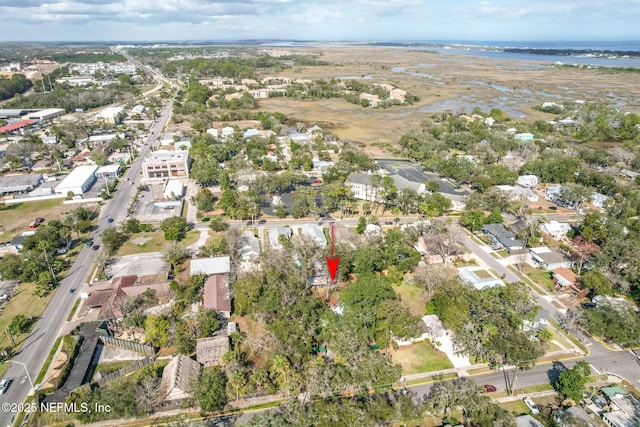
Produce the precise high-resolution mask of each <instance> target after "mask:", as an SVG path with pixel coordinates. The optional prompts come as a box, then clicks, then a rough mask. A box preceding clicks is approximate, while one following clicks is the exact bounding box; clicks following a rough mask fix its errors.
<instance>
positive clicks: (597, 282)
mask: <svg viewBox="0 0 640 427" xmlns="http://www.w3.org/2000/svg"><path fill="white" fill-rule="evenodd" d="M580 283H581V284H582V287H583V288H584V289H588V290H589V292H590V293H591V298H593V297H595V296H596V295H611V294H612V293H613V287H612V286H611V282H610V281H609V279H607V278H606V277H604V275H603V274H602V273H600V272H599V271H597V270H589V271H587V272H586V273H584V274H583V275H582V276H581V277H580Z"/></svg>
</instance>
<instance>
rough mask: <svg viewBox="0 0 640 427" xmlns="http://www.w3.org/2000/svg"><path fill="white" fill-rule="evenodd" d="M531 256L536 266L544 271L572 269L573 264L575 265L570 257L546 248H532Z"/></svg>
mask: <svg viewBox="0 0 640 427" xmlns="http://www.w3.org/2000/svg"><path fill="white" fill-rule="evenodd" d="M529 254H530V255H531V261H532V262H533V264H534V266H535V267H538V268H542V269H543V270H555V269H556V268H560V267H565V268H571V264H573V262H572V261H571V259H570V258H569V257H568V256H566V255H565V254H562V253H560V252H557V251H555V250H553V249H549V248H548V247H546V246H541V247H538V248H531V249H530V250H529Z"/></svg>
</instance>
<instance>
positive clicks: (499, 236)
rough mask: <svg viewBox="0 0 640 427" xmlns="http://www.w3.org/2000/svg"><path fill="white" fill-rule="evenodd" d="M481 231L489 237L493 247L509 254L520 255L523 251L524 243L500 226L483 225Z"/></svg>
mask: <svg viewBox="0 0 640 427" xmlns="http://www.w3.org/2000/svg"><path fill="white" fill-rule="evenodd" d="M482 231H483V232H484V233H485V234H486V235H488V236H489V237H491V239H492V240H493V242H494V245H495V246H496V247H498V248H504V249H506V250H507V252H509V253H510V254H513V253H521V252H522V251H523V250H525V246H524V243H523V242H522V241H520V240H518V239H517V238H516V235H515V234H513V233H512V232H511V231H509V230H507V229H506V228H504V226H503V225H502V224H485V225H483V226H482Z"/></svg>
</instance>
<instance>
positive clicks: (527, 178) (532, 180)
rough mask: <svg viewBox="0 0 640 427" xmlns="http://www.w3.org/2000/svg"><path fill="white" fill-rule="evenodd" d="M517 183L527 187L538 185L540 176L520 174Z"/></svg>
mask: <svg viewBox="0 0 640 427" xmlns="http://www.w3.org/2000/svg"><path fill="white" fill-rule="evenodd" d="M516 184H518V185H521V186H523V187H527V188H531V187H535V186H536V185H538V177H537V176H535V175H520V176H519V177H518V180H517V181H516Z"/></svg>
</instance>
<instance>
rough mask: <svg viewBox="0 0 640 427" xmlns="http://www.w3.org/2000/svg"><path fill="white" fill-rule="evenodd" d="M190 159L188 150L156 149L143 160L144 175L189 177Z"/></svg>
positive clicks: (155, 177)
mask: <svg viewBox="0 0 640 427" xmlns="http://www.w3.org/2000/svg"><path fill="white" fill-rule="evenodd" d="M190 160H191V159H190V158H189V152H188V151H168V150H158V151H154V152H152V153H151V154H149V157H147V158H146V159H144V160H143V161H142V177H143V179H166V178H187V177H188V176H189V164H190Z"/></svg>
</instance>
